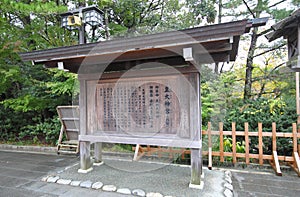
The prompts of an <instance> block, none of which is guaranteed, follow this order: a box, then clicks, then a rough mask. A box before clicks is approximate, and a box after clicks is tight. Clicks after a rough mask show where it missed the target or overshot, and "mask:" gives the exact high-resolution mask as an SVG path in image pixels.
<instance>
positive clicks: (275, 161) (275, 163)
mask: <svg viewBox="0 0 300 197" xmlns="http://www.w3.org/2000/svg"><path fill="white" fill-rule="evenodd" d="M272 156H273V161H272V160H270V164H271V166H272V168H273V169H274V170H275V173H276V175H277V176H282V172H281V170H280V165H279V160H278V155H277V151H273V154H272Z"/></svg>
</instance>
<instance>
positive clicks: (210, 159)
mask: <svg viewBox="0 0 300 197" xmlns="http://www.w3.org/2000/svg"><path fill="white" fill-rule="evenodd" d="M207 132H208V169H210V170H211V169H212V146H211V122H208V125H207Z"/></svg>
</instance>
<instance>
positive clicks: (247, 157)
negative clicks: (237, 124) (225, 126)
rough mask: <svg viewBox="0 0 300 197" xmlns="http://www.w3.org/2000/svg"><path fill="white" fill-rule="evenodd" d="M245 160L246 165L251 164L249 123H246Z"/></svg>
mask: <svg viewBox="0 0 300 197" xmlns="http://www.w3.org/2000/svg"><path fill="white" fill-rule="evenodd" d="M244 127H245V157H246V158H245V160H246V164H247V165H248V164H250V159H249V125H248V122H245V125H244Z"/></svg>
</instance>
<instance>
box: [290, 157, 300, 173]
mask: <svg viewBox="0 0 300 197" xmlns="http://www.w3.org/2000/svg"><path fill="white" fill-rule="evenodd" d="M293 158H294V161H293V162H291V163H289V164H290V166H291V167H292V168H293V170H294V171H295V172H296V173H297V174H298V176H299V177H300V159H299V154H298V152H294V153H293Z"/></svg>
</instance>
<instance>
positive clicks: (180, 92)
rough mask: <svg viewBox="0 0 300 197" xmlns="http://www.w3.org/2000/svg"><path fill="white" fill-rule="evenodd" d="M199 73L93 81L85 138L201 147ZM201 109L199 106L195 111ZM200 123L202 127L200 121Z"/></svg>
mask: <svg viewBox="0 0 300 197" xmlns="http://www.w3.org/2000/svg"><path fill="white" fill-rule="evenodd" d="M198 80H199V74H198V73H189V74H185V75H182V74H178V75H170V76H167V77H151V76H150V77H143V78H120V79H108V80H91V81H87V125H86V126H87V131H86V135H80V140H81V141H90V142H109V143H125V144H145V145H146V144H147V145H158V146H170V147H182V148H200V147H201V143H200V139H199V137H198V138H197V136H198V134H199V132H200V130H199V129H197V131H196V130H195V129H193V128H194V127H195V126H198V124H200V123H196V122H194V120H193V118H192V117H198V116H199V114H198V112H199V109H198V108H197V107H199V101H200V96H199V90H198V89H199V85H198V83H195V82H197V81H198ZM195 109H197V110H195ZM198 127H200V126H198Z"/></svg>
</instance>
